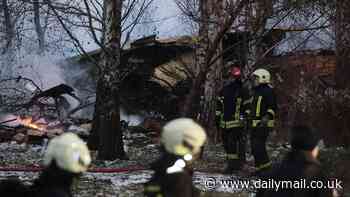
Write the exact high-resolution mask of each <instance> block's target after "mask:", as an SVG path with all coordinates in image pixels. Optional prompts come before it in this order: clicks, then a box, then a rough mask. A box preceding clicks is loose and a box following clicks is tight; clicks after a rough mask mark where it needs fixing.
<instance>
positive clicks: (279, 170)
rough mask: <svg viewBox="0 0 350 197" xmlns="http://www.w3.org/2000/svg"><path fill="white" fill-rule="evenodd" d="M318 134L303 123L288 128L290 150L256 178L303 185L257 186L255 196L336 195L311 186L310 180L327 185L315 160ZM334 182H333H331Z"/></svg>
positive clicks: (329, 196) (327, 196)
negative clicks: (273, 165) (280, 161)
mask: <svg viewBox="0 0 350 197" xmlns="http://www.w3.org/2000/svg"><path fill="white" fill-rule="evenodd" d="M318 142H319V137H318V136H317V135H315V133H314V132H313V131H312V130H311V129H310V128H309V127H307V126H303V125H300V126H294V127H293V128H292V139H291V145H292V150H291V151H290V152H289V153H288V154H287V155H286V157H285V159H284V160H283V161H282V163H281V164H280V165H278V166H276V167H275V168H274V169H273V170H272V171H270V172H268V173H264V175H263V176H261V177H260V178H261V179H260V180H264V181H268V180H270V181H271V180H273V181H275V182H278V181H290V182H293V183H295V182H299V183H301V182H304V180H305V183H304V184H305V186H306V188H288V189H287V188H279V189H278V188H260V189H259V190H258V193H257V195H256V196H257V197H278V196H283V197H289V196H290V197H292V196H298V197H309V196H313V197H321V196H324V197H331V196H336V194H337V191H336V190H334V189H331V188H323V187H320V188H314V189H308V188H307V187H309V186H311V181H317V182H320V181H321V182H322V183H323V185H324V186H327V178H326V176H325V173H324V172H323V170H322V166H321V164H320V162H319V160H318V158H317V157H318V154H319V148H318ZM334 185H335V184H334Z"/></svg>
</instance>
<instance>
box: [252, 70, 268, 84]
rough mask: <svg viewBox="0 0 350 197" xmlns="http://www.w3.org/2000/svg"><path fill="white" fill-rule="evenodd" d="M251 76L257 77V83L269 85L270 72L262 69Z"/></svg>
mask: <svg viewBox="0 0 350 197" xmlns="http://www.w3.org/2000/svg"><path fill="white" fill-rule="evenodd" d="M252 75H254V76H256V77H257V81H258V83H259V84H264V83H271V75H270V72H269V71H267V70H265V69H263V68H259V69H256V70H255V71H254V72H253V74H252Z"/></svg>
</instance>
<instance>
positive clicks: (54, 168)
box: [31, 133, 91, 197]
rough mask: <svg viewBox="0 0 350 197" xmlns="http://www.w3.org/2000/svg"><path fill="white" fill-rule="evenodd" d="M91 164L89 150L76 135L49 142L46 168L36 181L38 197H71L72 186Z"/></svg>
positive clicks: (66, 134)
mask: <svg viewBox="0 0 350 197" xmlns="http://www.w3.org/2000/svg"><path fill="white" fill-rule="evenodd" d="M90 163H91V157H90V153H89V149H88V148H87V146H86V144H85V142H84V141H83V140H81V139H80V138H79V137H78V136H77V135H76V134H74V133H64V134H62V135H60V136H58V137H56V138H54V139H52V140H51V141H50V142H49V145H48V147H47V150H46V152H45V156H44V165H45V166H46V168H45V169H44V171H43V172H42V174H41V175H40V176H39V178H38V179H37V180H35V181H34V185H33V186H32V188H31V189H32V191H33V192H34V193H35V195H33V196H36V197H49V196H57V197H58V196H59V197H71V196H73V195H72V192H71V191H72V190H71V189H72V188H71V187H72V185H73V182H74V181H76V180H77V179H78V178H79V177H80V175H81V174H82V173H83V172H85V171H86V170H87V169H88V166H89V165H90Z"/></svg>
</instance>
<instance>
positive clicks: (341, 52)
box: [335, 0, 350, 88]
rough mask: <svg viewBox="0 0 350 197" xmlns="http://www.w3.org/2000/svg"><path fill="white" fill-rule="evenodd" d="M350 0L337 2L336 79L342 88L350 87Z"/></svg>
mask: <svg viewBox="0 0 350 197" xmlns="http://www.w3.org/2000/svg"><path fill="white" fill-rule="evenodd" d="M349 9H350V2H349V1H345V0H338V1H337V4H336V10H337V12H336V13H337V14H336V28H335V33H336V55H337V73H336V81H337V85H338V86H339V87H340V88H350V81H349V79H348V74H349V73H350V67H349V65H348V64H349V57H350V47H349V46H350V12H349Z"/></svg>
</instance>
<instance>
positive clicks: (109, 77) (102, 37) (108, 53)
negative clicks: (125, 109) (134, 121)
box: [49, 0, 153, 160]
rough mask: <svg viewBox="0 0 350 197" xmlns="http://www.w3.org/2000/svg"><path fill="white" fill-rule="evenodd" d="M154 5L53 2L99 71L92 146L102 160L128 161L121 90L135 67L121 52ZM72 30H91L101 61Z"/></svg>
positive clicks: (134, 0)
mask: <svg viewBox="0 0 350 197" xmlns="http://www.w3.org/2000/svg"><path fill="white" fill-rule="evenodd" d="M122 2H124V4H123V3H122ZM152 2H153V0H129V1H121V0H118V1H115V0H104V1H103V4H101V2H100V1H98V0H91V1H90V0H84V1H83V2H82V3H83V8H81V7H78V8H77V7H74V6H73V7H71V6H68V7H67V4H59V3H56V4H53V3H49V6H50V8H51V9H52V11H53V14H54V15H55V16H56V17H57V18H58V20H59V22H60V23H61V25H62V27H63V28H64V29H65V31H66V32H67V34H68V35H69V36H70V37H71V39H72V40H73V42H74V44H75V46H76V47H77V48H78V50H79V51H80V52H82V53H83V54H84V55H87V57H88V58H89V60H91V62H92V63H93V64H94V65H95V66H96V67H97V68H98V76H99V77H98V81H97V90H96V105H95V113H94V121H93V129H92V133H91V135H90V137H89V142H88V145H89V147H90V148H91V149H93V150H95V149H98V152H99V154H98V158H100V159H104V160H114V159H116V158H125V152H124V148H123V141H122V130H121V128H120V114H119V110H120V95H119V89H120V84H121V82H122V81H123V79H124V78H125V77H126V76H127V75H128V74H129V73H130V72H131V71H132V70H133V69H134V68H133V67H128V65H122V64H121V55H120V53H121V48H122V45H124V44H125V43H126V42H127V41H128V40H129V39H130V35H131V33H132V32H133V30H134V28H135V26H136V25H138V24H139V22H140V20H141V18H142V16H143V14H144V13H145V11H146V10H147V8H148V7H149V6H150V4H151V3H152ZM123 5H124V7H123ZM122 11H123V12H122ZM67 13H69V14H73V15H74V16H76V17H77V18H76V20H72V19H71V18H70V17H69V14H68V15H67ZM135 13H136V16H135ZM67 24H69V26H68V25H67ZM70 27H79V28H83V29H85V30H87V32H88V33H89V34H90V35H91V37H92V39H93V41H94V42H95V43H96V44H97V45H98V46H99V47H100V49H101V52H102V53H101V56H100V58H101V61H100V62H98V61H97V60H96V59H93V58H92V57H90V56H89V54H88V53H87V52H86V50H85V49H84V47H83V45H82V43H81V42H82V41H81V40H80V39H79V38H78V37H76V36H75V35H74V33H73V32H72V30H71V29H70ZM122 33H124V35H125V39H124V42H123V44H122V43H121V36H122Z"/></svg>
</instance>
